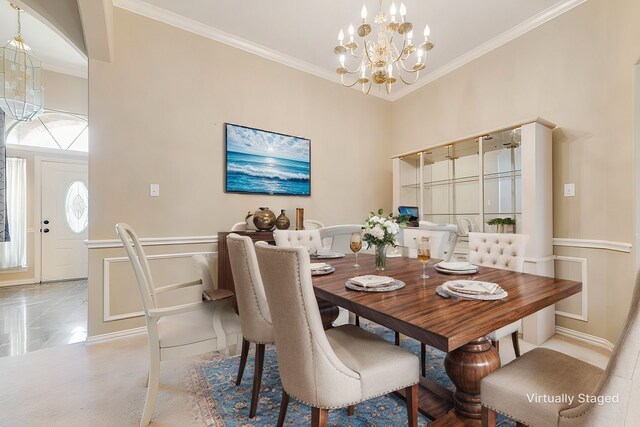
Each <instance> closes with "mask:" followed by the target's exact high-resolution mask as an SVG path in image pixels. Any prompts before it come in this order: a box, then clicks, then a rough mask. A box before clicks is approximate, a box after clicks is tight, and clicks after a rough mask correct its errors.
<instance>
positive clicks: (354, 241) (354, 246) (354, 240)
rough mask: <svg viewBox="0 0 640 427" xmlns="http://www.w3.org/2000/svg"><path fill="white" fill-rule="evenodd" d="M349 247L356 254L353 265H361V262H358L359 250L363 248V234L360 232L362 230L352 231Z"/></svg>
mask: <svg viewBox="0 0 640 427" xmlns="http://www.w3.org/2000/svg"><path fill="white" fill-rule="evenodd" d="M349 247H350V248H351V252H353V253H354V254H356V263H355V264H353V266H354V267H360V264H358V252H360V249H362V235H361V234H360V232H356V233H351V240H350V241H349Z"/></svg>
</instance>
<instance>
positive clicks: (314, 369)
mask: <svg viewBox="0 0 640 427" xmlns="http://www.w3.org/2000/svg"><path fill="white" fill-rule="evenodd" d="M256 255H257V258H258V265H259V266H260V272H261V274H262V280H263V282H264V289H265V293H266V295H267V302H268V303H269V310H270V312H271V319H272V321H273V328H274V332H275V338H276V351H277V353H278V369H279V370H280V378H281V379H282V385H283V387H284V389H285V391H286V392H287V393H288V394H289V395H291V396H293V397H295V398H296V399H298V400H300V401H303V402H305V403H307V404H310V405H311V406H315V407H323V408H329V407H333V406H344V402H345V401H347V402H349V401H351V402H355V401H358V400H359V399H360V396H361V392H360V379H359V375H358V374H357V373H356V372H354V371H352V370H351V369H349V368H348V367H347V366H345V365H344V363H342V362H341V361H340V359H339V358H338V357H337V356H336V354H335V353H334V351H333V349H332V348H331V346H330V345H329V341H328V340H327V336H326V334H325V332H324V330H323V328H322V321H321V319H320V311H319V309H318V301H317V300H316V297H315V294H314V292H313V286H312V283H311V267H310V265H309V254H308V252H307V250H306V249H305V248H301V247H292V248H284V247H277V246H269V245H268V244H267V243H265V242H258V243H256Z"/></svg>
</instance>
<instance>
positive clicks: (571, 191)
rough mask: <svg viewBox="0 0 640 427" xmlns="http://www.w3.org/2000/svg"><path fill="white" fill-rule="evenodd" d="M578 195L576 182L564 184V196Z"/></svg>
mask: <svg viewBox="0 0 640 427" xmlns="http://www.w3.org/2000/svg"><path fill="white" fill-rule="evenodd" d="M575 195H576V185H575V184H574V183H571V184H565V185H564V197H574V196H575Z"/></svg>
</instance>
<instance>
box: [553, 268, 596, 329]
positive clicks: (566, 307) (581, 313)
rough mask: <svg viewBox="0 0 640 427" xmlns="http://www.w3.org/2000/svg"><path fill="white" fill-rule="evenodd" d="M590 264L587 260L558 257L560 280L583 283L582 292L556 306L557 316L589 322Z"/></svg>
mask: <svg viewBox="0 0 640 427" xmlns="http://www.w3.org/2000/svg"><path fill="white" fill-rule="evenodd" d="M587 267H588V262H587V259H586V258H578V257H569V256H560V255H558V256H556V261H555V275H556V277H558V278H562V279H569V280H576V281H579V282H582V292H579V293H577V294H576V295H572V296H570V297H569V298H567V299H565V300H563V301H560V302H559V303H557V304H556V315H558V316H564V317H569V318H571V319H577V320H582V321H583V322H587V321H588V302H589V299H588V296H589V280H588V268H587Z"/></svg>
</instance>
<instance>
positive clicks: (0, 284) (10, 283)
mask: <svg viewBox="0 0 640 427" xmlns="http://www.w3.org/2000/svg"><path fill="white" fill-rule="evenodd" d="M38 283H39V282H36V279H35V278H33V277H32V278H30V279H20V280H3V281H2V282H0V288H3V287H5V286H18V285H37V284H38Z"/></svg>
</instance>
